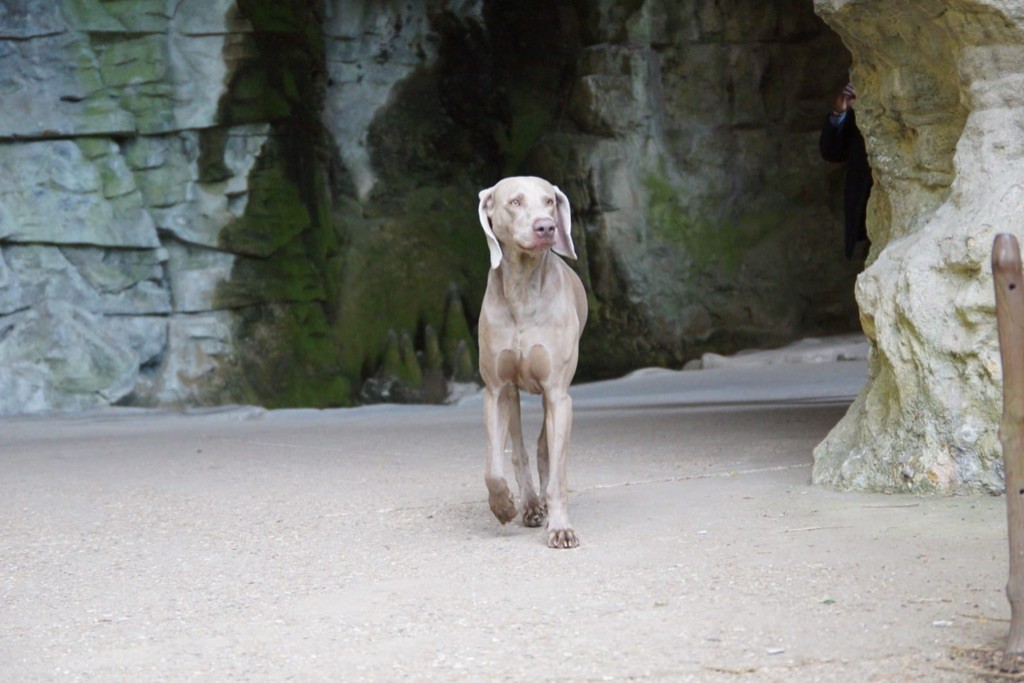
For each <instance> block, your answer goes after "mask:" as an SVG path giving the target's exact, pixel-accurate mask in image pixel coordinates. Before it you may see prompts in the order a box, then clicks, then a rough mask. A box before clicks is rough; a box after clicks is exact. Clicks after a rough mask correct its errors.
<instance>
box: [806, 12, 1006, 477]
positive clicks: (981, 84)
mask: <svg viewBox="0 0 1024 683" xmlns="http://www.w3.org/2000/svg"><path fill="white" fill-rule="evenodd" d="M815 9H816V11H817V12H818V13H819V14H820V15H821V16H822V17H823V18H824V19H825V20H826V21H827V22H829V23H830V24H831V25H832V26H833V27H834V28H835V29H836V30H837V31H838V32H839V33H840V34H841V35H843V36H844V38H845V40H846V42H847V44H848V45H850V46H851V48H852V50H853V51H854V57H855V64H856V66H855V68H854V70H853V73H852V80H853V83H854V84H855V85H856V87H857V89H858V95H859V97H858V102H857V112H858V122H860V121H863V125H862V128H863V131H864V133H865V137H866V139H867V144H868V152H869V157H870V161H871V164H872V167H873V169H874V175H875V190H874V192H873V195H872V202H871V205H870V207H869V225H868V230H869V234H870V235H871V238H872V241H873V245H872V254H871V258H870V259H869V261H870V263H869V266H868V267H867V269H866V270H865V271H864V273H863V274H862V275H861V276H860V278H859V279H858V281H857V301H858V303H859V305H860V307H861V320H862V323H863V327H864V331H865V332H866V334H867V336H868V338H869V339H870V341H871V344H872V352H871V356H870V379H869V382H868V384H867V385H866V386H865V388H864V390H863V391H862V393H861V394H860V396H859V397H858V398H857V401H856V402H855V403H854V405H853V406H852V407H851V409H850V411H849V412H848V414H847V415H846V417H844V418H843V420H842V421H841V422H840V423H839V425H838V426H837V427H836V428H835V429H834V430H833V431H832V432H831V433H830V434H829V435H828V437H827V438H826V440H825V441H824V442H823V443H822V444H821V445H820V446H818V448H817V449H815V452H814V458H815V462H814V471H813V477H814V481H815V482H818V483H824V484H829V485H832V486H835V487H838V488H844V489H846V488H857V489H872V490H882V491H914V492H932V491H939V492H961V491H962V492H966V491H975V490H985V491H990V492H998V491H1000V490H1001V489H1002V477H1003V472H1002V462H1001V448H1000V444H999V440H998V420H999V414H1000V411H1001V379H1002V376H1001V368H1000V362H999V350H998V341H997V336H996V328H995V318H994V292H993V285H992V275H991V269H990V266H989V261H990V254H991V248H992V241H993V238H994V236H995V234H996V233H999V232H1009V233H1013V234H1018V235H1019V234H1020V225H1021V220H1020V217H1021V216H1022V215H1024V191H1022V189H1021V178H1022V177H1024V139H1022V138H1021V136H1020V133H1019V131H1020V128H1021V127H1022V125H1024V113H1022V112H1024V109H1022V107H1021V104H1022V101H1021V92H1022V88H1024V75H1022V74H1024V16H1022V15H1021V13H1020V11H1019V10H1020V8H1019V5H1018V3H1016V2H1008V1H1007V2H1003V1H997V0H989V1H983V2H957V1H952V2H935V1H933V2H921V3H889V2H882V1H867V2H849V1H842V0H816V2H815Z"/></svg>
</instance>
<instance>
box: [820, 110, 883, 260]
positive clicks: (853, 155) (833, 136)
mask: <svg viewBox="0 0 1024 683" xmlns="http://www.w3.org/2000/svg"><path fill="white" fill-rule="evenodd" d="M819 146H820V147H821V156H822V157H824V159H825V160H826V161H832V162H835V163H845V164H846V182H845V185H844V187H843V213H844V214H845V219H846V220H845V224H846V228H845V233H846V251H845V253H846V258H852V257H853V248H854V247H855V246H856V245H857V242H860V241H862V240H866V239H867V238H868V231H867V226H866V220H867V206H868V197H870V196H871V186H872V184H873V181H872V180H871V166H869V165H868V152H867V148H866V147H865V146H864V136H863V135H861V133H860V130H859V129H858V128H857V115H856V113H855V112H854V111H853V110H852V109H848V110H846V119H844V120H843V123H842V125H840V126H839V127H838V128H837V127H836V126H834V125H832V122H831V121H830V120H829V118H828V117H827V116H826V117H825V123H824V125H823V126H822V127H821V139H820V140H819Z"/></svg>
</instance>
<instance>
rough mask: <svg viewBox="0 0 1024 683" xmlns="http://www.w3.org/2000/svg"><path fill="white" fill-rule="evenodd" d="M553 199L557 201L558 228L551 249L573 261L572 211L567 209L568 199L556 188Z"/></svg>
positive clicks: (574, 250) (574, 257)
mask: <svg viewBox="0 0 1024 683" xmlns="http://www.w3.org/2000/svg"><path fill="white" fill-rule="evenodd" d="M555 198H556V199H557V200H558V202H557V204H558V205H557V207H556V208H557V209H558V228H557V229H556V230H555V243H554V244H553V245H552V246H551V249H552V250H553V251H554V252H555V253H556V254H561V255H562V256H565V257H567V258H571V259H573V260H575V259H576V249H575V248H574V247H573V246H572V211H571V209H570V208H569V198H568V197H566V196H565V193H564V192H562V191H561V190H559V189H558V188H557V187H555Z"/></svg>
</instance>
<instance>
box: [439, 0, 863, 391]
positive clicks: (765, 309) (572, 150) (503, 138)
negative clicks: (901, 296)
mask: <svg viewBox="0 0 1024 683" xmlns="http://www.w3.org/2000/svg"><path fill="white" fill-rule="evenodd" d="M656 4H657V3H641V2H633V3H619V4H617V5H615V6H614V7H604V6H598V3H589V2H556V3H551V2H544V1H542V0H530V1H527V2H521V1H513V0H488V1H486V2H484V4H483V18H484V22H485V25H486V31H487V35H488V40H489V45H490V46H491V55H490V60H491V61H490V65H489V66H490V69H491V71H490V76H489V78H490V79H492V83H491V85H492V86H493V91H492V98H491V99H489V100H487V106H488V110H487V112H484V113H483V118H486V117H490V119H491V121H492V126H493V131H494V136H495V140H496V145H495V150H496V151H497V152H498V154H499V159H498V162H497V163H496V164H494V167H495V168H500V169H501V171H500V172H501V175H514V174H523V175H541V176H545V177H548V178H549V179H552V180H553V181H554V182H556V184H558V185H560V186H562V187H563V189H566V190H567V191H568V192H569V195H570V197H571V198H572V199H573V201H574V225H577V226H578V229H577V231H576V232H577V237H576V239H577V240H578V241H581V242H583V245H582V249H578V251H580V253H581V259H580V262H579V264H578V266H579V270H580V271H581V274H582V275H583V276H584V279H585V281H586V282H587V284H588V287H589V289H590V290H591V292H592V294H593V295H594V297H595V298H596V300H597V302H598V303H599V305H600V307H601V315H599V316H597V317H596V318H595V320H594V322H593V324H592V326H591V329H589V330H588V334H587V335H586V339H589V341H585V342H584V343H585V344H588V345H593V346H594V348H595V349H600V353H593V354H584V358H586V357H587V356H590V357H591V358H595V357H596V358H600V359H601V360H600V361H599V363H595V362H593V361H590V362H588V361H583V365H582V366H581V369H580V374H581V376H582V377H584V378H597V377H605V376H611V375H615V374H620V373H621V372H623V371H627V370H629V369H631V368H633V367H636V366H637V365H647V364H658V365H667V366H670V367H671V366H679V365H682V364H683V363H684V362H686V361H687V360H689V359H691V358H693V357H695V356H696V355H699V354H700V353H702V352H703V351H706V350H714V351H717V352H732V351H735V350H737V349H740V348H744V347H764V346H772V345H778V344H782V343H785V342H787V341H790V340H792V339H795V338H798V337H800V336H805V335H821V334H830V333H842V332H850V331H855V330H858V329H859V327H858V315H857V307H856V303H855V301H854V297H853V287H854V281H855V278H856V275H857V274H858V273H859V271H860V270H861V269H862V268H863V260H864V253H863V251H864V250H863V247H862V248H861V250H860V251H858V253H857V254H856V255H855V258H854V259H853V260H850V261H848V260H846V259H845V258H844V256H843V230H842V196H841V188H842V174H843V171H842V169H841V168H839V167H836V166H833V165H830V164H828V163H826V162H824V161H823V160H822V159H821V157H820V155H819V152H818V135H819V132H820V130H821V125H822V123H823V121H824V115H825V112H826V110H827V106H828V102H829V100H830V96H831V94H832V93H833V92H835V91H836V90H837V89H838V88H840V87H842V85H843V84H845V82H846V79H847V78H848V71H849V67H850V63H851V58H850V54H849V52H848V51H847V50H846V48H845V46H844V45H843V44H842V41H841V40H840V39H839V37H838V36H837V35H836V34H835V33H834V32H833V31H832V30H831V29H830V28H829V27H828V26H826V25H825V23H824V22H823V21H821V19H819V18H818V17H817V16H816V15H815V14H814V12H813V6H812V4H811V3H810V2H806V1H804V2H795V1H793V0H772V1H770V2H754V1H753V0H751V1H749V2H745V3H738V4H737V5H735V6H733V7H731V9H730V10H729V11H728V12H726V11H723V10H722V9H720V8H719V6H718V4H717V3H696V2H689V3H678V4H672V5H671V6H669V4H667V3H662V4H658V7H654V5H656ZM454 61H456V62H457V61H459V60H458V59H456V60H454ZM452 92H455V91H449V97H450V99H452V101H458V100H459V98H457V97H453V96H452V94H451V93H452ZM476 101H478V102H479V101H481V99H480V98H479V97H477V98H476ZM460 116H461V117H462V118H467V115H466V112H461V114H460ZM609 349H612V351H611V352H609Z"/></svg>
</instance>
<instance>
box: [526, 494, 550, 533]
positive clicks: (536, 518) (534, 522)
mask: <svg viewBox="0 0 1024 683" xmlns="http://www.w3.org/2000/svg"><path fill="white" fill-rule="evenodd" d="M547 516H548V506H547V504H545V503H542V502H541V501H539V500H533V501H532V502H526V501H524V502H523V526H530V527H537V526H540V525H541V524H543V523H544V518H545V517H547Z"/></svg>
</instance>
